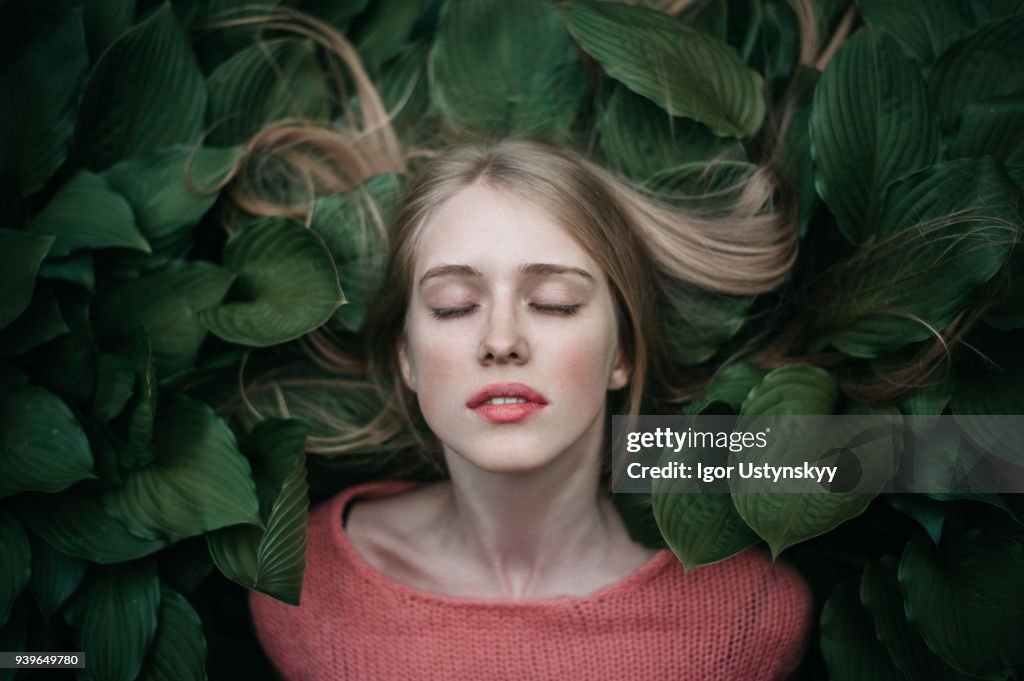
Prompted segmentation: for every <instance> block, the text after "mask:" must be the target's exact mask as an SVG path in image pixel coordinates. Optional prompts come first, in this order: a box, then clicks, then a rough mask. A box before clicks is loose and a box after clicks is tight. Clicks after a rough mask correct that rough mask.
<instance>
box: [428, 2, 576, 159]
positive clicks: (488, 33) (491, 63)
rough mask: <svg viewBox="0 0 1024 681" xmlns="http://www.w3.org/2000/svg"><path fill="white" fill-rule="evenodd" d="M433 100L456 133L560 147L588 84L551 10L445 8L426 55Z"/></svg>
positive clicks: (481, 5) (532, 6)
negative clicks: (554, 142) (529, 139)
mask: <svg viewBox="0 0 1024 681" xmlns="http://www.w3.org/2000/svg"><path fill="white" fill-rule="evenodd" d="M430 76H431V94H432V95H433V96H434V101H435V103H436V104H437V107H438V109H440V111H441V113H442V114H444V115H445V116H446V117H447V118H448V120H449V121H450V122H451V124H452V125H453V126H454V127H455V128H457V129H470V130H475V131H477V132H483V133H489V134H492V135H530V136H535V137H545V138H548V139H554V140H565V139H566V138H567V137H568V134H569V128H570V126H571V125H572V123H573V121H574V120H575V118H576V115H577V113H578V111H579V109H580V105H581V103H582V98H583V94H584V91H585V89H586V82H585V80H584V77H583V69H582V67H581V65H580V61H579V57H578V55H577V53H576V50H575V48H574V47H573V44H572V41H570V40H569V35H568V34H567V33H566V31H565V27H564V26H563V25H562V22H561V21H560V20H559V17H558V12H557V10H556V9H555V7H554V6H553V5H552V4H551V3H546V2H533V1H532V0H474V1H473V2H446V3H445V4H444V7H443V9H442V11H441V19H440V23H439V25H438V28H437V36H436V37H435V39H434V45H433V48H432V50H431V54H430Z"/></svg>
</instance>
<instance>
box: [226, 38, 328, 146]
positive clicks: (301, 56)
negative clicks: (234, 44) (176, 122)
mask: <svg viewBox="0 0 1024 681" xmlns="http://www.w3.org/2000/svg"><path fill="white" fill-rule="evenodd" d="M207 88H208V90H209V93H210V106H209V109H208V111H207V120H208V122H209V124H210V125H211V126H212V132H211V133H210V141H211V142H212V143H213V144H218V145H231V144H241V143H243V142H245V141H246V140H248V139H249V138H250V137H252V135H253V134H254V133H255V132H257V131H258V130H259V129H260V128H262V127H264V126H265V125H267V124H268V123H271V122H273V121H277V120H280V119H283V118H293V119H307V120H322V119H324V118H325V117H326V116H327V114H328V113H329V111H330V91H329V89H328V85H327V79H326V76H325V75H324V72H323V69H321V68H320V64H319V62H318V61H317V56H316V48H315V46H314V44H313V43H312V42H311V41H309V40H296V39H294V38H279V39H275V40H268V41H266V42H260V43H257V44H255V45H253V46H252V47H249V48H247V49H244V50H242V51H241V52H238V53H236V54H235V55H234V56H233V57H231V59H229V60H227V61H226V62H224V63H223V64H221V65H220V66H219V67H217V70H216V71H214V72H213V73H212V74H210V80H209V82H208V83H207Z"/></svg>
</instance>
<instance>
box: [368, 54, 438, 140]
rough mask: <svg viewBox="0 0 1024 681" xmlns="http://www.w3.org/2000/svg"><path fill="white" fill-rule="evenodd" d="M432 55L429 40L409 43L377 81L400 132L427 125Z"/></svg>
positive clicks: (381, 96)
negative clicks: (429, 66) (428, 77)
mask: <svg viewBox="0 0 1024 681" xmlns="http://www.w3.org/2000/svg"><path fill="white" fill-rule="evenodd" d="M429 54H430V45H429V44H428V43H427V42H426V41H425V40H419V41H416V42H413V43H409V44H407V45H406V46H405V47H403V48H402V51H401V52H399V53H398V55H397V56H396V57H395V58H394V59H393V60H392V61H391V62H389V63H388V67H387V68H386V69H384V71H383V72H382V73H381V74H380V76H378V77H377V79H376V83H377V89H378V90H380V98H381V101H382V102H383V103H384V106H385V107H386V108H387V110H388V112H389V113H390V114H391V115H392V116H393V119H392V123H393V124H394V125H395V126H396V127H397V128H399V129H403V128H405V127H406V126H417V125H424V114H426V112H427V108H428V107H429V106H430V88H429V86H428V82H427V56H428V55H429ZM428 123H429V121H428Z"/></svg>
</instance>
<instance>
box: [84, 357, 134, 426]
mask: <svg viewBox="0 0 1024 681" xmlns="http://www.w3.org/2000/svg"><path fill="white" fill-rule="evenodd" d="M134 394H135V365H134V363H133V362H132V361H131V360H130V359H129V358H127V357H125V356H123V355H118V354H115V353H112V352H101V353H99V355H97V357H96V387H95V388H94V390H93V396H92V415H93V417H94V418H96V419H97V420H98V421H100V422H101V423H106V422H107V421H109V420H110V419H112V418H114V417H115V416H117V415H118V414H120V413H121V410H122V409H124V406H125V405H126V404H127V403H128V400H129V399H130V398H131V396H132V395H134Z"/></svg>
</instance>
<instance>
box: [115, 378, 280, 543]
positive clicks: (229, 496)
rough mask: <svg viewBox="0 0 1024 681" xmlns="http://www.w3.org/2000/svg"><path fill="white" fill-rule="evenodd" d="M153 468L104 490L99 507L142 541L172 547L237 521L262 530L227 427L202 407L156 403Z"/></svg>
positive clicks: (185, 401) (247, 474) (181, 401)
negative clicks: (117, 487)
mask: <svg viewBox="0 0 1024 681" xmlns="http://www.w3.org/2000/svg"><path fill="white" fill-rule="evenodd" d="M153 446H154V447H155V450H156V454H155V458H154V461H153V463H152V464H151V465H149V466H148V467H145V468H140V469H135V470H132V471H130V472H127V473H126V474H125V475H124V483H123V485H122V486H121V488H119V489H114V490H109V491H105V492H103V507H104V509H105V510H106V511H107V513H109V514H110V515H112V516H114V517H115V518H117V519H119V520H120V521H121V522H122V523H124V525H125V527H127V528H128V529H129V531H131V532H132V533H133V534H135V535H137V536H139V537H141V538H144V539H166V540H167V541H171V542H174V541H178V540H179V539H184V538H185V537H191V536H194V535H197V534H201V533H203V532H209V531H210V530H215V529H218V528H221V527H226V526H228V525H236V524H239V523H252V524H255V525H259V524H260V517H259V509H258V503H257V500H256V488H255V485H254V484H253V480H252V472H251V470H250V468H249V463H248V462H247V461H246V460H245V457H243V456H242V454H241V453H240V452H239V451H238V448H237V446H236V444H235V438H234V436H233V435H232V433H231V431H230V430H229V429H228V427H227V425H226V424H225V423H224V422H223V421H222V420H221V419H220V418H218V417H217V416H216V415H215V414H214V413H213V411H212V410H211V409H210V408H209V407H208V406H206V405H205V404H203V403H201V402H196V401H195V400H192V399H189V398H186V397H181V396H178V395H168V396H166V397H161V399H160V406H159V408H158V409H157V412H156V423H155V427H154V434H153Z"/></svg>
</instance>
